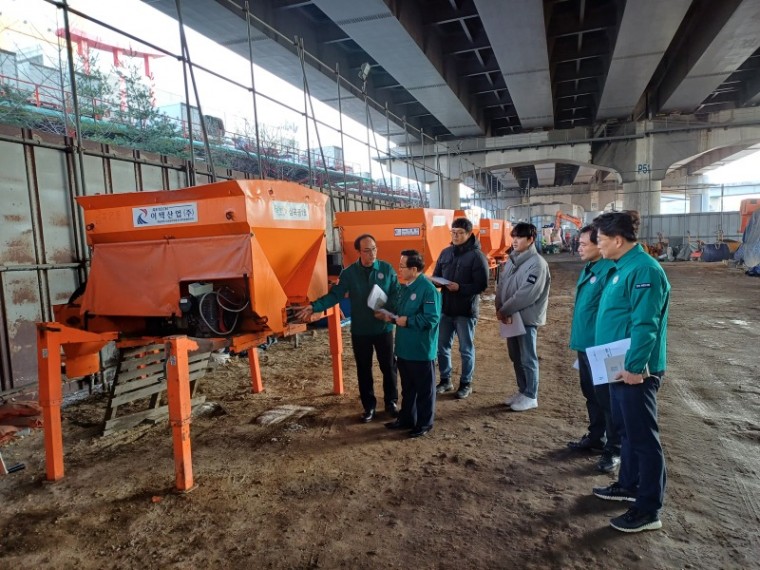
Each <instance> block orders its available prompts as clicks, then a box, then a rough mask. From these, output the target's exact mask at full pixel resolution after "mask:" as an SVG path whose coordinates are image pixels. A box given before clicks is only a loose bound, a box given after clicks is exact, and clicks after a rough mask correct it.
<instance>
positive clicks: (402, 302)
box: [377, 249, 441, 437]
mask: <svg viewBox="0 0 760 570" xmlns="http://www.w3.org/2000/svg"><path fill="white" fill-rule="evenodd" d="M398 268H399V275H400V277H401V280H402V281H403V282H404V283H405V284H406V287H402V288H401V293H400V295H399V297H398V301H397V303H396V307H395V309H396V312H397V313H398V316H397V317H393V318H391V317H389V316H388V315H381V314H380V313H377V316H378V318H383V319H385V320H387V319H391V320H392V322H394V323H395V324H396V326H397V328H396V357H397V359H398V370H399V373H400V374H401V412H399V416H398V419H397V420H396V421H394V422H390V423H387V424H385V427H387V428H388V429H411V430H412V431H411V432H410V433H409V437H422V436H424V435H426V434H427V433H428V432H429V431H430V430H431V429H433V418H434V417H435V393H436V392H435V356H436V353H437V352H438V323H439V322H440V320H441V295H440V293H438V290H437V289H436V288H435V285H433V283H432V282H431V281H430V280H429V279H428V278H427V277H425V275H423V273H422V271H423V270H424V269H425V263H424V260H423V259H422V256H421V255H420V253H419V252H418V251H416V250H414V249H407V250H404V251H402V252H401V261H400V263H399V266H398Z"/></svg>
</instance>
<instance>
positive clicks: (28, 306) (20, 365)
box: [3, 271, 42, 388]
mask: <svg viewBox="0 0 760 570" xmlns="http://www.w3.org/2000/svg"><path fill="white" fill-rule="evenodd" d="M3 299H5V311H6V323H7V336H8V343H9V345H10V363H11V368H12V371H13V378H12V379H11V383H12V386H11V387H13V388H18V387H20V386H24V385H27V384H33V383H35V382H36V381H37V334H36V328H35V325H34V323H35V322H37V321H39V320H40V319H41V318H42V312H41V303H40V282H39V279H38V278H37V272H36V271H6V272H4V273H3Z"/></svg>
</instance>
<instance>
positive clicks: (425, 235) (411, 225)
mask: <svg viewBox="0 0 760 570" xmlns="http://www.w3.org/2000/svg"><path fill="white" fill-rule="evenodd" d="M452 221H454V210H439V209H434V208H409V209H403V210H364V211H359V212H336V213H335V224H334V225H335V227H336V228H338V230H339V232H340V239H341V245H342V247H343V266H344V267H346V266H348V265H349V264H351V263H353V262H355V261H356V260H357V259H359V252H358V251H356V249H354V240H355V239H356V238H357V237H359V236H360V235H362V234H371V235H372V236H374V238H375V241H376V243H377V256H378V258H379V259H382V260H383V261H387V262H388V263H390V264H391V265H393V266H394V267H395V266H396V264H398V261H399V259H401V252H402V251H403V250H405V249H416V250H417V251H419V252H420V253H421V254H422V256H423V259H424V260H425V274H427V275H432V274H433V269H435V263H436V261H438V256H439V255H440V254H441V251H443V249H444V248H446V247H447V246H448V245H449V244H450V243H451V233H450V232H451V222H452Z"/></svg>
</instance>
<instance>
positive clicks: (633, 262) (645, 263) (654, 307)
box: [596, 244, 670, 374]
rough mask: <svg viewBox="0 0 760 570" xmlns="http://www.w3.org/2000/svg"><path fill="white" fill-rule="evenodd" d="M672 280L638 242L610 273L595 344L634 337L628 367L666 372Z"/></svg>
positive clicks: (597, 320) (597, 323)
mask: <svg viewBox="0 0 760 570" xmlns="http://www.w3.org/2000/svg"><path fill="white" fill-rule="evenodd" d="M669 304H670V283H669V282H668V278H667V277H666V275H665V271H664V270H663V269H662V267H661V266H660V264H659V262H658V261H657V260H655V259H654V258H653V257H652V256H650V255H649V254H648V253H647V252H645V251H644V249H643V248H642V247H641V246H640V245H639V244H636V246H635V247H634V248H633V249H631V250H630V251H628V252H626V253H625V254H624V255H623V256H622V257H621V258H620V259H618V260H617V261H616V262H615V266H614V268H613V269H612V270H611V271H610V272H609V273H608V278H607V283H606V285H605V287H604V291H603V292H602V297H601V299H600V300H599V311H598V313H597V315H596V344H607V343H608V342H613V341H616V340H622V339H625V338H629V337H630V339H631V348H630V350H628V353H627V354H626V355H625V369H626V370H627V371H628V372H631V373H633V374H642V373H644V372H645V371H646V368H647V367H649V372H652V373H654V372H664V371H665V368H666V365H667V358H666V357H667V355H666V343H667V327H668V309H669Z"/></svg>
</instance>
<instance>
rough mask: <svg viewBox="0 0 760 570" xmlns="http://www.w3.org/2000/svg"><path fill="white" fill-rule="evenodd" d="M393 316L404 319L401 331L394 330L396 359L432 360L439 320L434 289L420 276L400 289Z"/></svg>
mask: <svg viewBox="0 0 760 570" xmlns="http://www.w3.org/2000/svg"><path fill="white" fill-rule="evenodd" d="M396 313H397V314H398V315H399V316H400V317H407V321H406V326H405V327H396V356H398V357H399V358H403V359H404V360H420V361H428V360H435V356H436V354H437V353H438V322H439V321H440V320H441V294H440V293H439V292H438V290H437V289H436V288H435V285H433V283H432V282H431V281H430V280H429V279H428V278H427V277H425V276H424V275H420V276H418V277H417V279H415V280H414V281H412V282H411V283H410V284H409V285H407V286H406V287H401V293H400V294H399V297H398V303H397V305H396Z"/></svg>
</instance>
